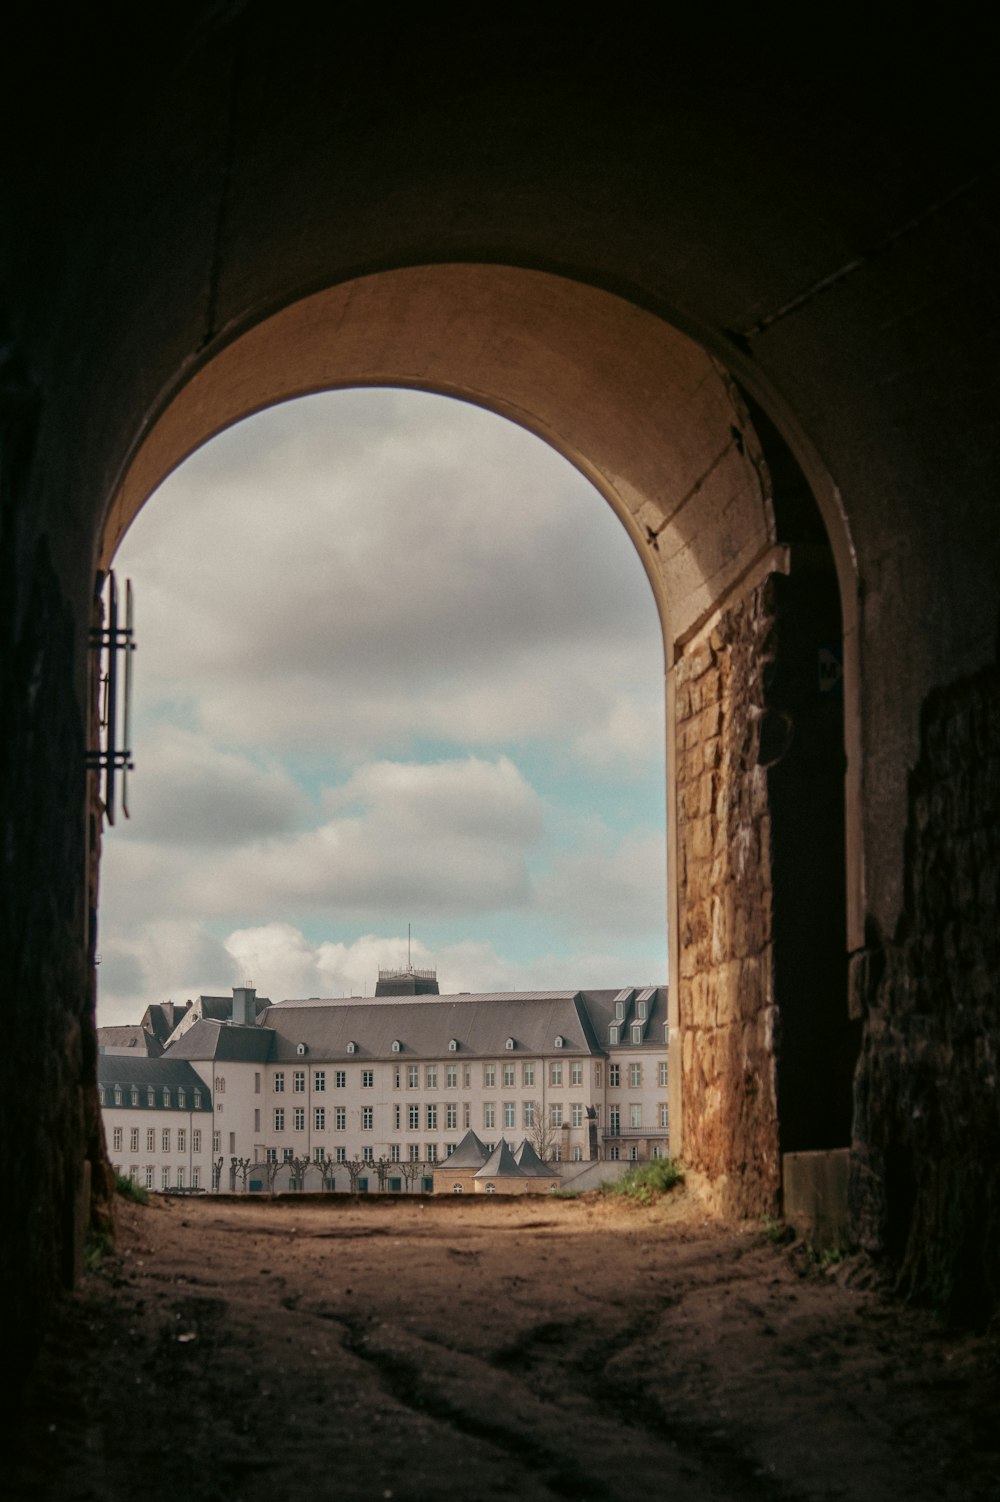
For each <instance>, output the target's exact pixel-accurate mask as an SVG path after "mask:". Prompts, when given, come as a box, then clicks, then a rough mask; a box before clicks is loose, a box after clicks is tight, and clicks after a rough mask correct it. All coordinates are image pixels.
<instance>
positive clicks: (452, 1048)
mask: <svg viewBox="0 0 1000 1502" xmlns="http://www.w3.org/2000/svg"><path fill="white" fill-rule="evenodd" d="M448 1052H449V1053H458V1039H457V1038H449V1039H448Z"/></svg>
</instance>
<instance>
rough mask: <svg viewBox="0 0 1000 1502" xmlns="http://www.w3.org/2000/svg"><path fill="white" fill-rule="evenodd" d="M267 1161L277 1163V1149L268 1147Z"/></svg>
mask: <svg viewBox="0 0 1000 1502" xmlns="http://www.w3.org/2000/svg"><path fill="white" fill-rule="evenodd" d="M267 1161H268V1162H269V1163H277V1161H278V1149H277V1148H276V1147H269V1148H268V1150H267Z"/></svg>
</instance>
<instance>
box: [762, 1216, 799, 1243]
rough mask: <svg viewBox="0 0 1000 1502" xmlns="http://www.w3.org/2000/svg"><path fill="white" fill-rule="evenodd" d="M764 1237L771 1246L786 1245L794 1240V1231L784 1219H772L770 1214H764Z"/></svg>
mask: <svg viewBox="0 0 1000 1502" xmlns="http://www.w3.org/2000/svg"><path fill="white" fill-rule="evenodd" d="M764 1238H765V1240H767V1241H769V1242H770V1243H771V1245H772V1246H787V1245H788V1243H789V1242H790V1241H794V1240H795V1232H794V1230H793V1229H792V1227H791V1226H790V1225H788V1223H787V1222H786V1221H783V1220H773V1219H772V1218H771V1216H770V1215H765V1216H764Z"/></svg>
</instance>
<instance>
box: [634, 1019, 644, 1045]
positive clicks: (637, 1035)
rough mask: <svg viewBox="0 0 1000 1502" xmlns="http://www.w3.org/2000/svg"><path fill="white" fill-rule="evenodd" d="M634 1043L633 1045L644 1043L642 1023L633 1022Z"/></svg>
mask: <svg viewBox="0 0 1000 1502" xmlns="http://www.w3.org/2000/svg"><path fill="white" fill-rule="evenodd" d="M632 1042H633V1043H641V1042H642V1023H641V1022H633V1024H632Z"/></svg>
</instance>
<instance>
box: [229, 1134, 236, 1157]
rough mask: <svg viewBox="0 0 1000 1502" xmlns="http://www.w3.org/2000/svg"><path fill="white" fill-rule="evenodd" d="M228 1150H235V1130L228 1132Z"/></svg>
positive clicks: (232, 1151)
mask: <svg viewBox="0 0 1000 1502" xmlns="http://www.w3.org/2000/svg"><path fill="white" fill-rule="evenodd" d="M229 1151H230V1152H231V1153H235V1151H236V1133H235V1132H230V1133H229Z"/></svg>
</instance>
